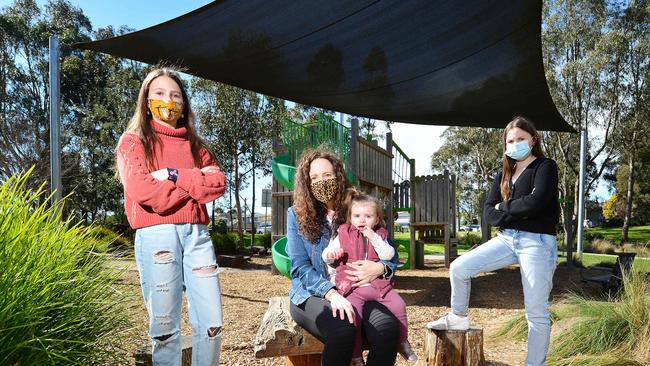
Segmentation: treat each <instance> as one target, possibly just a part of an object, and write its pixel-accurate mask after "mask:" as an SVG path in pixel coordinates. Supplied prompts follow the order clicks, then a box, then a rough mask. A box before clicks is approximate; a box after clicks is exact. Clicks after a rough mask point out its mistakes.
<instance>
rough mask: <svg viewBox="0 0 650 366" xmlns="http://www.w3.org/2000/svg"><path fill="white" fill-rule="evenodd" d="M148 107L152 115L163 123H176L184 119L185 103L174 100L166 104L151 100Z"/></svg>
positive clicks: (158, 100)
mask: <svg viewBox="0 0 650 366" xmlns="http://www.w3.org/2000/svg"><path fill="white" fill-rule="evenodd" d="M148 107H149V110H150V111H151V114H152V115H153V116H154V117H155V118H156V119H159V120H161V121H163V122H167V123H174V122H176V121H178V119H179V118H181V117H183V103H177V102H174V101H173V100H170V101H169V102H164V101H162V100H160V99H149V102H148Z"/></svg>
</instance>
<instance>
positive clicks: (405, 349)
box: [397, 340, 418, 362]
mask: <svg viewBox="0 0 650 366" xmlns="http://www.w3.org/2000/svg"><path fill="white" fill-rule="evenodd" d="M397 351H398V352H399V354H400V355H402V357H404V359H405V360H406V361H408V362H417V360H418V355H416V354H415V352H414V351H413V348H411V343H409V341H408V340H407V341H404V342H402V343H400V344H399V348H398V349H397Z"/></svg>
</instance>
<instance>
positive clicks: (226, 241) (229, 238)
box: [211, 233, 238, 255]
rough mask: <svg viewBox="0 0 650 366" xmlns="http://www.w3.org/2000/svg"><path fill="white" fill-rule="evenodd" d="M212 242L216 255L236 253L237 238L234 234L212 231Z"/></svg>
mask: <svg viewBox="0 0 650 366" xmlns="http://www.w3.org/2000/svg"><path fill="white" fill-rule="evenodd" d="M211 237H212V244H213V245H214V250H215V252H216V254H217V255H220V254H237V240H238V238H237V237H236V236H235V235H231V234H230V233H228V234H220V233H213V234H211Z"/></svg>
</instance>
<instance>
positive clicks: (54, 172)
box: [49, 35, 62, 203]
mask: <svg viewBox="0 0 650 366" xmlns="http://www.w3.org/2000/svg"><path fill="white" fill-rule="evenodd" d="M60 55H61V52H60V50H59V38H58V37H57V36H56V35H52V36H50V80H49V81H50V188H51V190H52V192H53V193H54V195H53V196H52V203H54V202H56V201H58V200H60V199H61V190H62V187H61V146H60V145H61V141H60V137H59V126H60V123H61V114H60V108H61V102H60V100H61V98H60V89H61V67H60V60H59V57H60Z"/></svg>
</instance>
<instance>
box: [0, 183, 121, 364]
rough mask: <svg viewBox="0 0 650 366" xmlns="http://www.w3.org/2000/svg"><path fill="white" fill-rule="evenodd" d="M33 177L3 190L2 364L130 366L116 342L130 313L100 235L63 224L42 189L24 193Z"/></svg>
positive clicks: (0, 217) (0, 190)
mask: <svg viewBox="0 0 650 366" xmlns="http://www.w3.org/2000/svg"><path fill="white" fill-rule="evenodd" d="M28 174H29V173H28ZM28 174H26V175H22V176H17V177H11V178H9V179H8V180H7V181H6V182H5V183H4V184H2V185H1V186H0V263H2V271H0V292H1V293H2V296H0V364H3V365H89V364H117V363H122V362H125V360H124V359H122V356H120V354H119V353H118V352H119V350H117V349H116V347H115V346H113V345H112V344H111V342H112V341H115V340H116V339H117V338H118V336H119V337H123V336H124V332H125V331H126V330H127V329H128V327H129V323H128V318H127V316H126V314H128V312H127V311H125V310H126V309H125V308H124V306H123V304H124V298H123V295H122V294H118V293H117V292H116V290H115V286H114V285H115V283H116V282H117V280H118V276H119V273H117V272H115V271H112V270H108V269H107V268H106V266H105V265H104V264H105V262H106V259H107V258H106V257H105V255H102V254H99V253H98V249H100V251H101V250H102V248H98V247H97V246H98V245H99V246H105V245H104V244H99V242H100V241H99V240H96V239H95V237H94V236H93V235H100V234H98V233H97V232H95V233H93V229H90V228H88V227H85V226H84V225H81V224H75V223H74V222H72V221H70V220H68V221H62V219H61V214H60V210H61V205H54V206H52V207H49V204H48V202H49V199H48V198H47V197H45V196H43V191H44V190H43V187H41V188H39V189H36V190H28V189H26V188H25V187H26V184H27V183H26V182H27V180H28V177H29V176H28ZM38 202H41V203H38Z"/></svg>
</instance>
